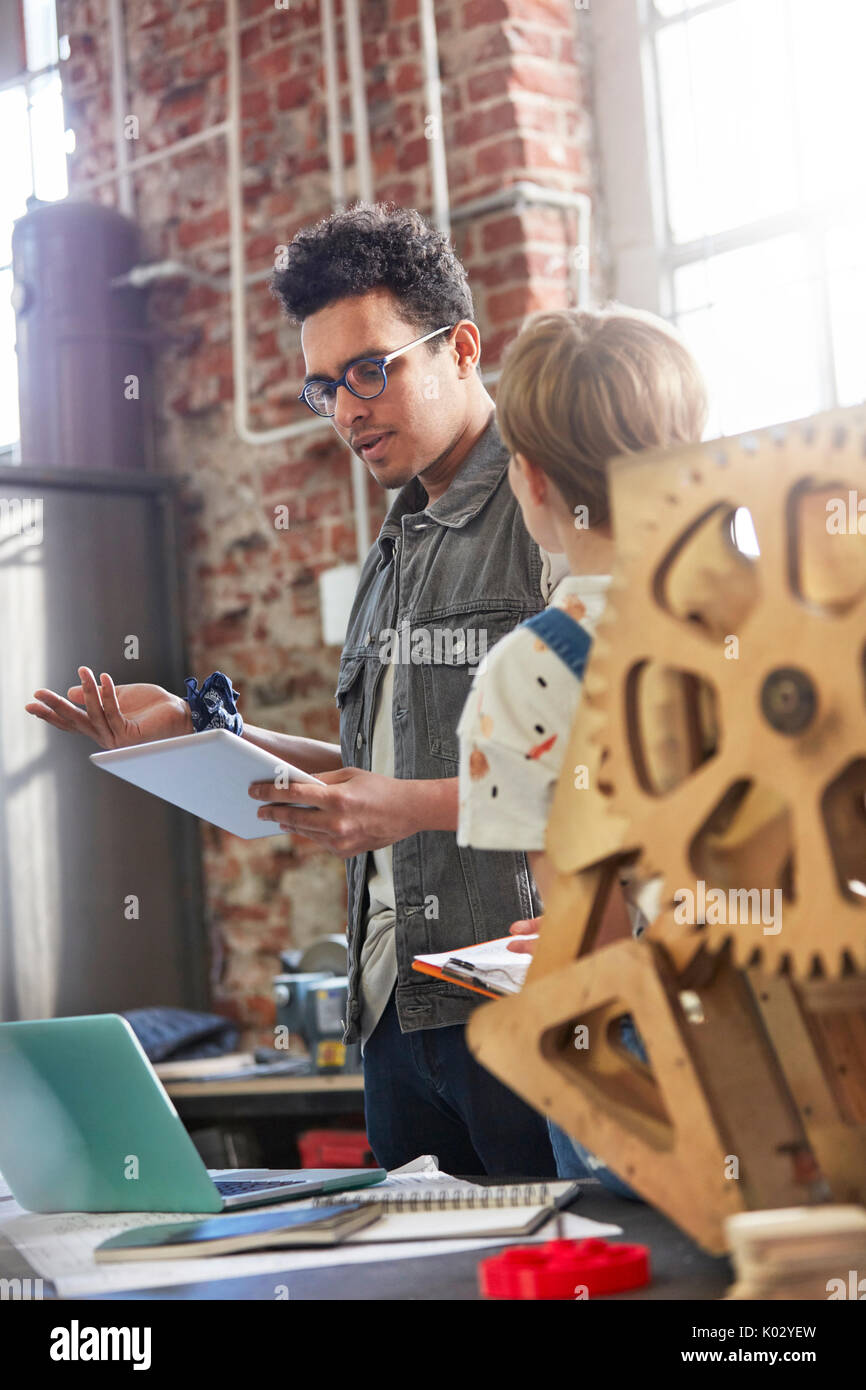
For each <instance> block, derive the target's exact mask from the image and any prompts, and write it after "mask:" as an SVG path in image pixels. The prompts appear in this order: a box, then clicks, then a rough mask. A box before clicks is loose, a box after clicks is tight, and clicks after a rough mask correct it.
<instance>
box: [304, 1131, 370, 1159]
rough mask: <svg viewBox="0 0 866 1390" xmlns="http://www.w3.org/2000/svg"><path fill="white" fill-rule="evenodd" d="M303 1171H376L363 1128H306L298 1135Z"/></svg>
mask: <svg viewBox="0 0 866 1390" xmlns="http://www.w3.org/2000/svg"><path fill="white" fill-rule="evenodd" d="M298 1149H299V1151H300V1155H301V1167H302V1168H376V1167H378V1164H377V1163H376V1160H375V1158H374V1157H373V1151H372V1149H371V1148H370V1141H369V1139H368V1138H367V1136H366V1134H365V1133H364V1131H363V1130H362V1129H308V1130H306V1132H305V1133H304V1134H299V1135H298Z"/></svg>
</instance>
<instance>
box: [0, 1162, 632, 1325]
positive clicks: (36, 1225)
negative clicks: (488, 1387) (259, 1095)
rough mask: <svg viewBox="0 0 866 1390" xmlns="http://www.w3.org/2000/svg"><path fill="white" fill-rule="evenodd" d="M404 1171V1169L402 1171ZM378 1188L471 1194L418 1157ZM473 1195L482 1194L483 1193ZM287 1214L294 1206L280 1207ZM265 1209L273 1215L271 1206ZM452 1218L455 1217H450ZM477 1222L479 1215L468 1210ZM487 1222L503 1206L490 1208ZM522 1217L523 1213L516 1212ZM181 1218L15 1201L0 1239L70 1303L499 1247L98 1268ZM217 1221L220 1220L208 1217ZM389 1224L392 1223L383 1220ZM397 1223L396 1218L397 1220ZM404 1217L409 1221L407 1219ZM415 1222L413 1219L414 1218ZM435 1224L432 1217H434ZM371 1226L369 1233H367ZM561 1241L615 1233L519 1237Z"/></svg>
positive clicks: (340, 1249) (562, 1230) (408, 1245)
mask: <svg viewBox="0 0 866 1390" xmlns="http://www.w3.org/2000/svg"><path fill="white" fill-rule="evenodd" d="M407 1170H408V1171H407ZM378 1186H379V1190H382V1189H386V1190H387V1189H391V1190H393V1191H397V1192H400V1191H404V1192H409V1191H416V1192H419V1193H420V1192H422V1191H425V1190H426V1191H430V1192H432V1191H436V1192H441V1191H445V1190H446V1189H447V1188H449V1187H453V1189H454V1190H455V1191H465V1190H467V1189H468V1190H470V1191H471V1190H473V1189H476V1190H478V1185H477V1184H473V1183H468V1182H465V1181H463V1180H461V1179H457V1178H452V1177H450V1176H449V1175H448V1174H447V1173H442V1172H440V1171H439V1168H438V1165H436V1164H435V1159H434V1160H431V1159H430V1158H429V1156H425V1158H423V1159H418V1160H416V1161H415V1163H413V1164H409V1165H407V1166H406V1169H403V1170H397V1171H395V1172H393V1173H391V1174H389V1176H388V1178H387V1179H386V1180H385V1182H383V1183H381V1184H379V1185H378ZM480 1190H482V1191H483V1188H481V1189H480ZM282 1205H283V1206H284V1209H286V1210H289V1209H291V1207H293V1206H295V1205H296V1204H289V1203H285V1204H282ZM268 1210H269V1211H271V1212H275V1211H278V1210H280V1207H279V1206H278V1205H277V1204H274V1205H272V1206H271V1205H269V1207H268ZM455 1214H457V1215H459V1214H460V1213H455ZM470 1214H471V1215H472V1216H473V1217H474V1218H475V1219H476V1220H477V1218H478V1217H479V1216H480V1215H483V1213H481V1212H479V1211H473V1212H471V1213H470ZM490 1214H491V1217H492V1216H494V1215H496V1216H498V1218H499V1220H500V1223H501V1220H502V1216H503V1209H502V1208H492V1209H491V1213H490ZM522 1214H523V1215H524V1216H525V1215H526V1208H525V1207H524V1208H523V1209H522ZM180 1219H188V1220H191V1221H193V1220H196V1219H198V1217H197V1216H196V1215H195V1214H194V1213H177V1212H172V1213H162V1212H112V1213H108V1214H106V1215H104V1216H101V1215H95V1214H94V1213H92V1212H69V1213H63V1214H59V1215H53V1216H40V1215H37V1214H35V1213H28V1212H23V1211H22V1210H21V1208H20V1207H19V1206H18V1205H17V1203H16V1202H14V1201H7V1202H3V1203H2V1204H0V1234H2V1235H4V1236H5V1237H6V1238H7V1239H8V1240H9V1241H11V1242H12V1244H13V1245H15V1246H16V1247H17V1248H18V1249H19V1250H20V1251H21V1253H22V1254H23V1255H24V1256H25V1258H26V1259H27V1260H28V1261H29V1263H30V1264H31V1265H32V1266H33V1267H34V1269H35V1270H36V1272H37V1274H38V1275H41V1276H42V1278H44V1279H46V1280H52V1281H53V1282H54V1284H55V1286H56V1288H57V1292H58V1294H59V1295H60V1296H61V1297H62V1298H77V1297H81V1296H82V1295H84V1294H99V1293H113V1292H118V1291H121V1290H124V1289H148V1288H157V1287H165V1286H167V1285H172V1284H192V1283H202V1282H212V1281H214V1280H217V1279H238V1278H243V1277H244V1276H246V1275H251V1274H270V1273H273V1274H274V1275H275V1276H277V1275H278V1274H280V1273H290V1272H292V1271H294V1270H298V1269H319V1268H322V1267H325V1266H335V1265H353V1264H367V1263H372V1262H374V1261H382V1260H395V1259H418V1258H419V1257H421V1256H425V1255H446V1254H457V1253H459V1252H461V1251H464V1250H476V1249H477V1250H484V1249H487V1248H489V1247H492V1246H498V1245H502V1243H503V1240H502V1237H499V1238H498V1239H497V1238H495V1237H484V1236H480V1235H476V1236H472V1237H470V1238H466V1239H433V1240H431V1239H429V1238H428V1239H420V1238H417V1236H410V1237H403V1238H401V1239H400V1240H398V1241H392V1240H389V1241H387V1242H386V1241H376V1242H372V1241H371V1243H370V1244H354V1243H353V1244H352V1245H351V1246H350V1245H348V1244H344V1245H341V1246H337V1247H334V1248H332V1249H327V1250H298V1251H291V1252H289V1251H275V1252H273V1253H271V1252H268V1253H266V1254H256V1255H222V1256H220V1255H218V1256H214V1257H212V1258H204V1259H178V1260H159V1261H150V1260H142V1261H130V1262H129V1263H126V1262H124V1263H122V1264H109V1265H98V1264H97V1263H96V1262H95V1260H94V1257H93V1252H94V1250H95V1248H96V1246H97V1245H99V1244H101V1243H102V1241H104V1240H107V1239H108V1238H109V1237H110V1236H113V1235H117V1234H119V1232H121V1231H127V1230H132V1229H134V1228H135V1227H136V1226H150V1225H158V1224H159V1223H160V1222H165V1223H168V1222H176V1221H178V1220H180ZM208 1219H209V1220H216V1221H219V1220H220V1219H221V1218H220V1217H219V1216H217V1217H209V1218H208ZM385 1219H391V1218H383V1220H385ZM399 1219H401V1220H402V1219H403V1218H402V1217H401V1218H399ZM410 1219H412V1218H411V1216H410ZM415 1219H418V1220H420V1217H416V1218H415ZM434 1219H435V1218H434ZM375 1229H376V1227H371V1228H370V1235H371V1236H372V1234H373V1231H374V1230H375ZM554 1234H556V1235H557V1236H561V1237H562V1238H563V1239H566V1240H580V1239H583V1238H585V1237H587V1236H610V1235H621V1234H622V1232H621V1229H620V1227H619V1226H611V1225H605V1224H603V1223H600V1222H597V1221H589V1220H586V1219H585V1218H583V1217H579V1216H574V1215H572V1214H571V1213H570V1212H565V1213H563V1214H562V1215H560V1216H559V1217H558V1218H557V1223H556V1229H555V1231H554V1229H553V1228H552V1226H551V1224H550V1223H548V1224H547V1225H546V1226H545V1227H542V1229H541V1230H539V1231H537V1232H536V1233H535V1234H533V1235H529V1236H526V1237H521V1240H522V1241H523V1240H525V1241H526V1242H527V1243H534V1242H536V1241H545V1240H550V1239H552V1238H553V1235H554ZM279 1283H280V1281H279V1279H278V1278H276V1277H275V1279H274V1289H275V1292H274V1297H275V1298H276V1297H278V1296H279V1295H278V1286H279Z"/></svg>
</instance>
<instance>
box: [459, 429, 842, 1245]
mask: <svg viewBox="0 0 866 1390" xmlns="http://www.w3.org/2000/svg"><path fill="white" fill-rule="evenodd" d="M611 493H612V509H613V519H614V532H615V536H616V542H617V567H616V572H615V574H614V579H613V584H612V587H611V592H610V599H609V603H608V607H607V609H606V611H605V614H604V616H603V619H602V621H601V623H600V624H599V628H598V631H597V636H596V640H595V642H594V644H593V650H592V653H591V656H590V661H589V665H588V668H587V674H586V681H585V685H584V693H583V698H582V701H581V706H580V708H579V710H578V714H577V717H576V720H575V725H574V728H573V730H572V734H571V739H570V744H569V747H568V750H567V753H566V756H565V762H564V766H563V772H562V776H561V778H560V781H559V784H558V787H557V790H556V795H555V799H554V804H553V809H552V813H551V818H550V822H549V825H548V835H547V849H548V854H549V855H550V857H551V859H552V861H553V864H554V866H555V869H556V874H557V877H556V881H555V887H554V890H553V891H552V892H551V893H549V895H548V900H547V901H546V903H545V915H544V920H543V925H542V931H541V935H540V939H539V942H538V946H537V950H536V954H535V956H534V957H533V961H532V965H531V967H530V970H529V974H528V977H527V981H526V984H525V986H524V988H523V990H522V992H521V993H520V995H518V996H516V997H514V998H509V999H504V1000H502V1001H498V1002H496V1003H494V1004H488V1005H485V1006H483V1007H481V1008H479V1009H478V1010H477V1011H476V1012H475V1014H474V1015H473V1017H472V1019H471V1021H470V1024H469V1029H468V1039H469V1044H470V1046H471V1048H472V1049H473V1051H474V1053H475V1055H476V1056H477V1057H478V1059H479V1060H480V1061H481V1062H482V1063H483V1064H484V1065H485V1066H486V1067H488V1068H489V1069H490V1071H492V1072H494V1073H495V1074H496V1075H497V1076H499V1077H501V1078H502V1080H504V1081H505V1082H507V1084H508V1085H509V1086H511V1087H512V1088H513V1089H514V1090H515V1091H517V1092H518V1093H519V1094H520V1095H521V1096H523V1097H524V1098H525V1099H526V1100H527V1101H529V1103H530V1104H532V1105H534V1106H535V1107H536V1108H537V1109H539V1110H541V1111H543V1113H545V1114H546V1115H549V1116H550V1117H551V1118H552V1119H553V1120H554V1121H555V1122H556V1123H558V1124H559V1125H561V1126H562V1127H563V1128H564V1129H565V1130H567V1131H568V1132H569V1133H570V1134H573V1135H575V1136H577V1137H578V1138H579V1139H580V1140H581V1142H582V1143H584V1144H585V1145H586V1146H587V1147H588V1148H589V1149H591V1150H592V1151H593V1152H594V1153H595V1154H596V1155H597V1156H598V1157H599V1158H601V1159H602V1160H604V1161H605V1162H606V1163H607V1164H608V1165H609V1166H610V1167H611V1168H612V1169H613V1170H614V1171H615V1172H617V1173H618V1174H620V1175H621V1176H622V1177H623V1178H625V1179H626V1180H627V1181H628V1182H629V1183H631V1184H632V1186H633V1187H634V1188H635V1189H636V1190H637V1191H638V1192H640V1193H641V1195H642V1196H644V1197H645V1198H646V1199H647V1200H648V1201H650V1202H652V1203H653V1204H654V1205H655V1206H657V1207H659V1208H660V1209H661V1210H663V1211H664V1212H666V1213H667V1214H668V1215H669V1216H670V1217H671V1218H672V1219H673V1220H674V1221H675V1222H677V1224H678V1225H680V1226H681V1227H682V1228H683V1229H684V1230H686V1231H688V1232H689V1233H690V1234H691V1235H692V1236H693V1237H694V1238H695V1239H696V1240H697V1241H698V1242H699V1243H700V1244H701V1245H703V1246H704V1247H705V1248H706V1249H708V1250H710V1251H715V1252H719V1251H722V1250H723V1249H725V1246H726V1236H725V1230H724V1220H725V1218H726V1217H728V1216H731V1215H734V1214H736V1213H739V1212H746V1211H755V1210H759V1209H764V1208H778V1207H794V1206H800V1205H803V1204H814V1203H820V1202H828V1201H831V1202H835V1203H855V1204H863V1203H866V409H864V408H860V407H858V408H856V409H854V410H848V411H835V412H832V413H829V414H826V415H822V416H818V417H816V418H814V419H812V420H808V421H804V422H802V423H799V424H796V425H791V426H787V427H781V428H779V429H775V430H767V431H762V432H760V433H757V434H755V435H754V436H749V437H746V438H742V439H725V440H721V441H717V442H714V443H711V444H706V445H700V446H696V447H687V448H683V449H677V450H675V451H653V452H652V453H648V454H642V455H640V456H639V457H636V458H624V459H620V460H617V461H616V462H615V463H614V464H613V466H612V474H611ZM861 505H862V511H861V510H859V507H860V506H861ZM750 518H751V523H752V524H753V527H754V532H753V533H751V530H750V526H749V519H750ZM861 526H862V532H861V530H860V527H861ZM755 539H756V540H757V546H756V545H755V544H754V542H755ZM756 550H757V551H758V552H759V553H756ZM582 768H585V769H586V770H587V775H586V776H584V775H582V774H581V773H580V772H579V769H582ZM576 772H577V775H575V774H576ZM626 869H628V871H629V872H630V873H632V874H633V875H636V876H637V877H638V878H639V879H646V878H649V877H651V876H658V877H659V878H660V884H659V887H660V900H661V908H660V911H659V912H658V915H657V916H656V917H655V918H654V920H653V921H652V922H651V924H650V925H649V926H648V927H647V929H646V930H645V932H644V933H643V935H642V936H641V937H640V938H638V939H632V938H630V939H626V940H622V941H618V942H616V943H615V944H613V945H607V946H603V947H600V948H599V949H598V950H594V949H593V945H594V940H595V937H596V935H597V932H598V927H599V924H600V922H601V919H602V917H603V914H604V909H605V906H606V904H607V902H608V900H609V898H610V895H611V894H612V893H614V892H618V891H619V883H618V880H619V878H620V875H621V874H622V873H623V872H624V871H625V870H626ZM701 883H702V884H704V885H705V888H704V890H703V892H704V898H700V897H699V895H700V893H701V891H702V890H701V888H700V887H699V884H701ZM684 890H688V891H689V892H690V893H692V894H693V895H694V901H695V903H696V904H697V903H698V902H699V901H700V902H704V901H706V904H707V906H706V911H705V913H704V916H705V921H704V922H703V923H702V922H701V921H692V922H686V921H680V920H678V918H682V917H683V916H684V915H685V913H686V911H687V905H688V898H687V897H686V894H685V891H684ZM712 890H717V891H716V892H713V891H712ZM762 892H763V894H764V897H763V898H761V893H762ZM710 904H712V906H711V905H710ZM770 906H772V908H773V911H772V912H768V911H765V910H762V909H765V908H768V907H770ZM776 909H778V910H776ZM732 919H733V920H732ZM686 991H689V993H688V994H686ZM695 995H696V996H697V1000H696V999H695ZM698 1001H699V1003H698ZM624 1013H630V1014H632V1015H633V1017H634V1019H635V1022H636V1024H637V1027H638V1029H639V1031H640V1033H641V1035H642V1037H643V1040H644V1042H645V1045H646V1048H647V1051H648V1054H649V1064H648V1065H643V1064H642V1063H640V1062H639V1061H638V1060H637V1059H636V1058H635V1057H634V1056H632V1055H631V1054H630V1053H628V1052H627V1051H626V1050H625V1049H624V1048H623V1047H622V1046H621V1045H620V1044H619V1042H618V1041H617V1040H616V1039H618V1030H614V1028H613V1026H612V1025H613V1024H614V1022H615V1020H616V1019H618V1018H619V1017H621V1016H622V1015H623V1014H624ZM580 1024H586V1025H587V1028H588V1034H587V1036H588V1038H589V1040H590V1045H589V1046H588V1047H581V1046H575V1042H576V1041H577V1040H578V1039H580V1038H581V1037H582V1036H583V1035H582V1034H580V1033H576V1031H575V1030H576V1028H578V1025H580Z"/></svg>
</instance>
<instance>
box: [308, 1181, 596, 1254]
mask: <svg viewBox="0 0 866 1390" xmlns="http://www.w3.org/2000/svg"><path fill="white" fill-rule="evenodd" d="M579 1195H580V1184H579V1183H576V1182H531V1183H508V1184H504V1185H501V1186H497V1187H477V1186H474V1185H472V1186H470V1185H468V1184H467V1185H466V1186H460V1187H458V1186H457V1185H456V1184H454V1185H451V1184H448V1185H443V1186H442V1187H441V1188H433V1189H429V1190H426V1191H425V1190H418V1189H414V1190H412V1189H408V1190H407V1191H405V1192H399V1191H394V1190H393V1189H392V1190H390V1191H388V1192H380V1193H378V1194H377V1195H374V1193H373V1192H372V1190H371V1191H367V1192H359V1193H358V1194H354V1193H353V1196H352V1200H353V1202H354V1201H355V1200H357V1201H358V1202H362V1203H364V1205H366V1204H367V1203H368V1202H370V1201H372V1202H373V1205H375V1207H376V1209H377V1210H378V1211H379V1212H380V1213H381V1220H380V1221H377V1223H376V1225H375V1226H374V1227H372V1228H371V1229H370V1230H369V1232H368V1231H366V1230H365V1231H356V1232H354V1233H353V1234H352V1235H350V1236H349V1237H348V1239H347V1240H346V1244H347V1245H354V1244H360V1243H363V1242H365V1241H368V1240H369V1241H376V1242H378V1241H385V1240H389V1241H390V1240H460V1239H462V1238H463V1237H465V1236H488V1237H489V1236H528V1235H531V1234H532V1233H533V1232H534V1231H537V1230H538V1229H539V1228H540V1227H541V1226H543V1225H544V1224H545V1222H547V1221H549V1220H551V1218H552V1217H555V1216H557V1215H558V1213H559V1212H560V1211H561V1210H562V1208H563V1207H566V1206H568V1204H569V1203H570V1202H572V1201H573V1200H574V1198H575V1197H577V1196H579ZM311 1205H312V1206H315V1207H329V1206H333V1205H334V1203H333V1202H332V1201H331V1200H330V1199H329V1198H328V1197H316V1198H313V1200H312V1202H311Z"/></svg>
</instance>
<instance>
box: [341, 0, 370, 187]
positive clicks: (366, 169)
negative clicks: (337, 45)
mask: <svg viewBox="0 0 866 1390" xmlns="http://www.w3.org/2000/svg"><path fill="white" fill-rule="evenodd" d="M345 15H346V54H347V56H348V60H349V87H350V91H351V95H352V125H353V127H354V132H355V170H356V172H357V178H358V197H359V199H360V200H361V202H363V203H370V202H372V201H373V168H372V164H371V161H370V126H369V123H368V120H367V92H366V73H365V71H364V50H363V47H362V44H361V21H360V18H359V15H358V0H345Z"/></svg>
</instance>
